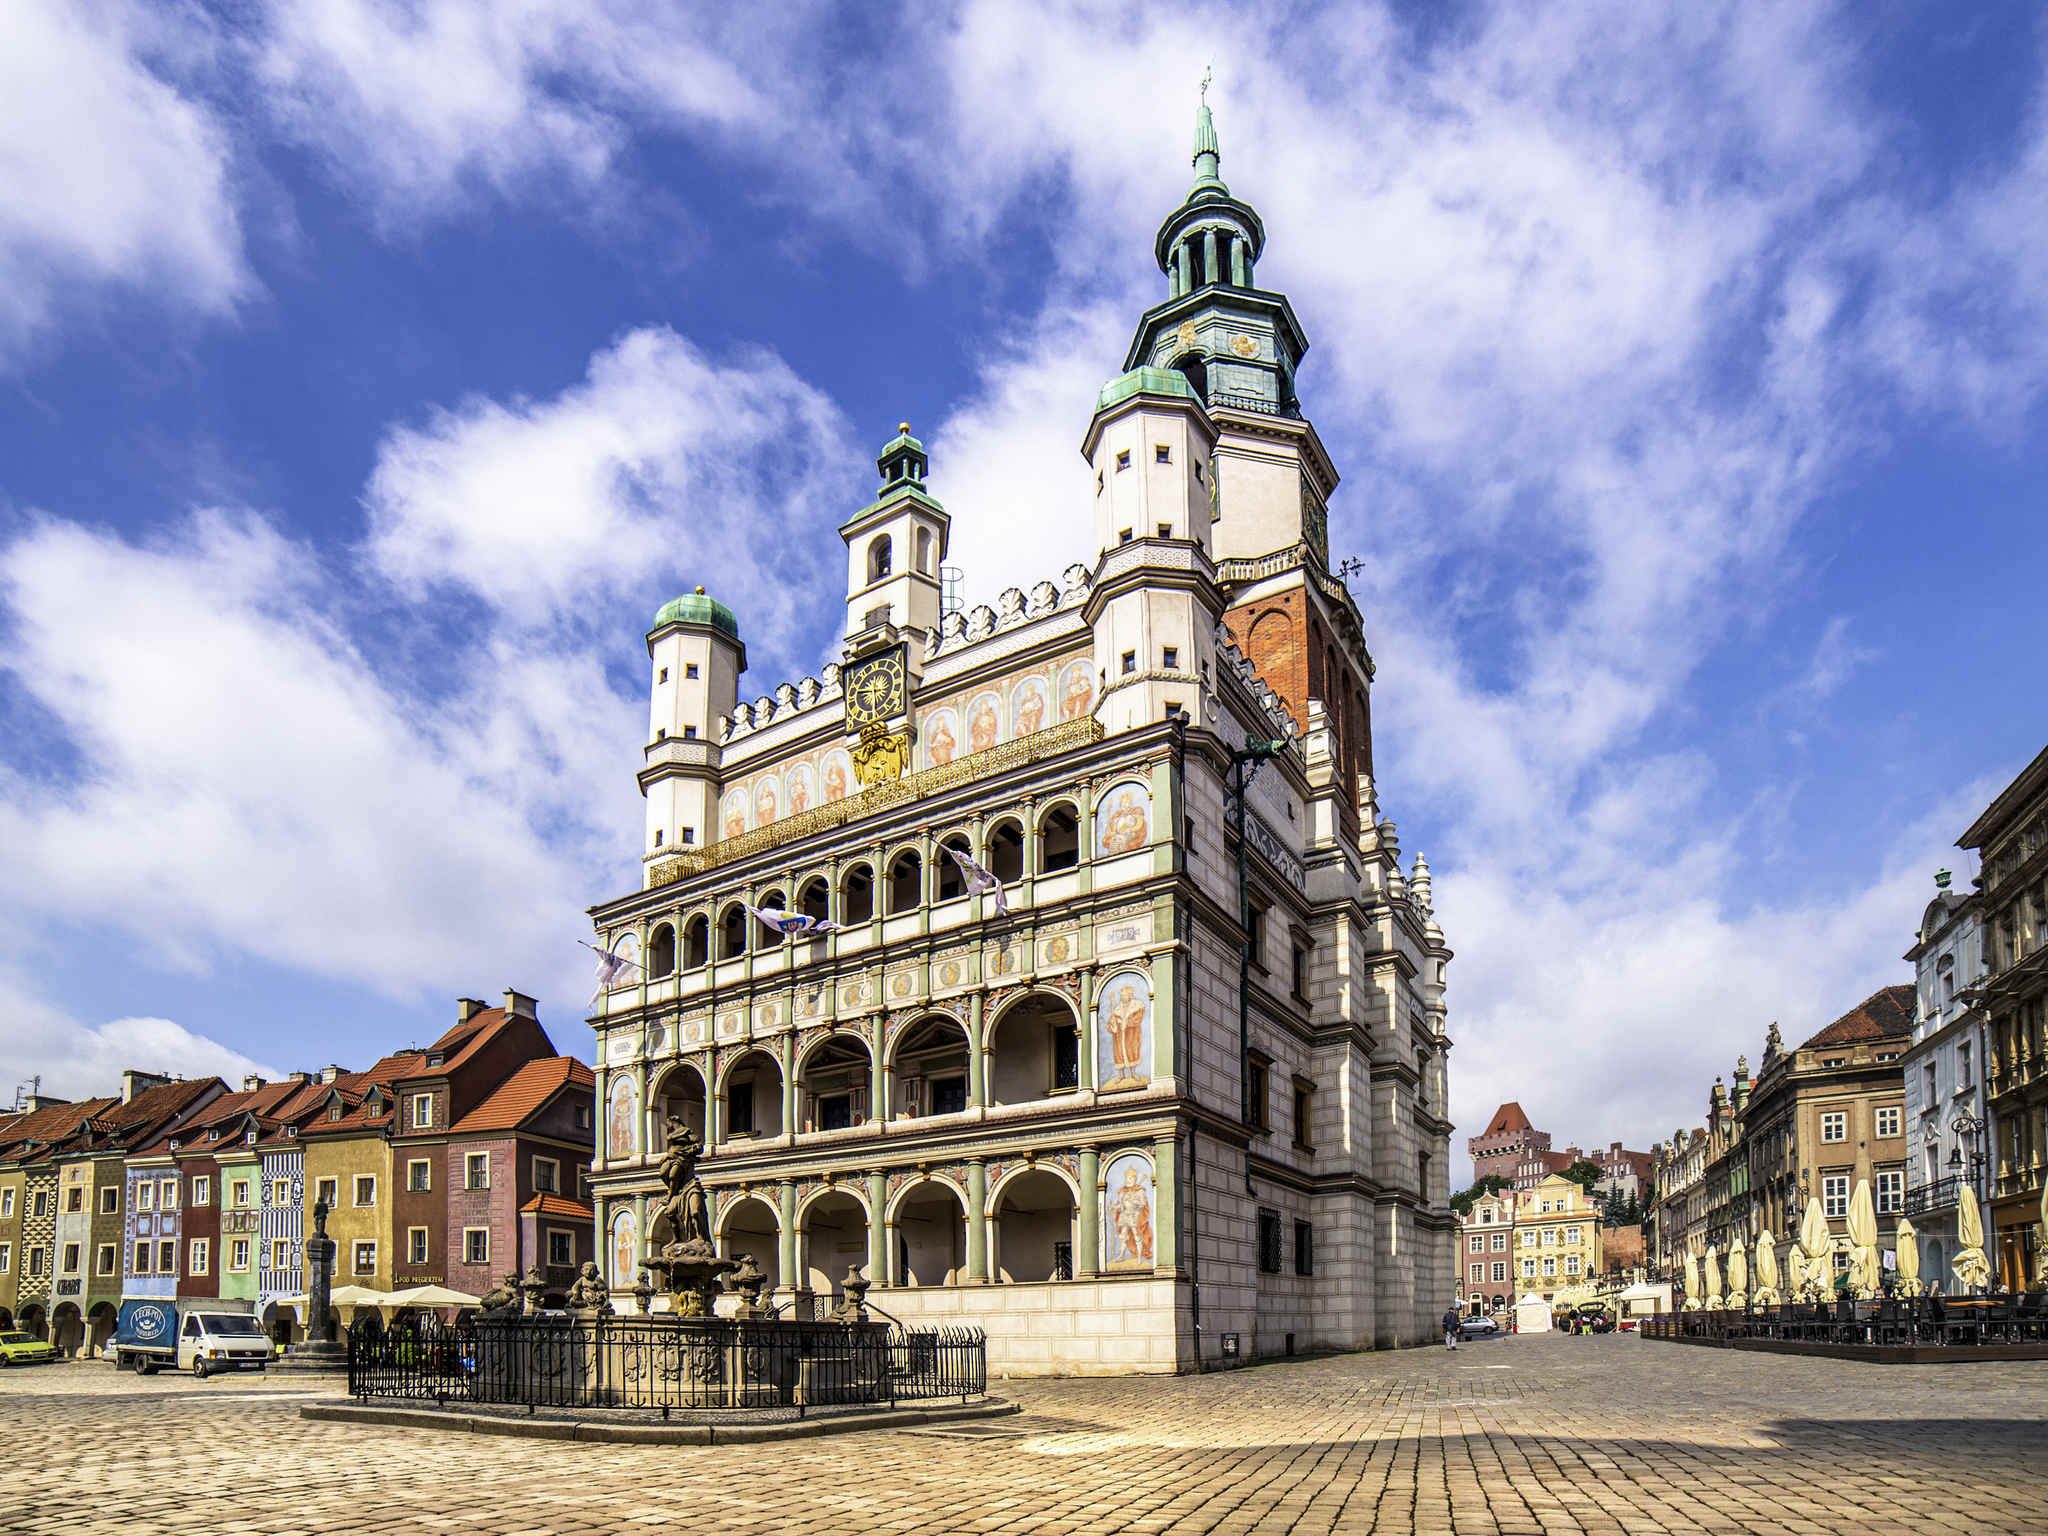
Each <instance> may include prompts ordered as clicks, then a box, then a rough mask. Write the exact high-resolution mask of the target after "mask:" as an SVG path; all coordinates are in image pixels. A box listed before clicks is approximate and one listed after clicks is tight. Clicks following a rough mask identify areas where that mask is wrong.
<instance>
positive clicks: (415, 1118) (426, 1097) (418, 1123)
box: [412, 1093, 434, 1131]
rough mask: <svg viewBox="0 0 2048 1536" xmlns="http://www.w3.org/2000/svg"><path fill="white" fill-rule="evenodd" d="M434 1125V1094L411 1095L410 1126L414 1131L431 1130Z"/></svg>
mask: <svg viewBox="0 0 2048 1536" xmlns="http://www.w3.org/2000/svg"><path fill="white" fill-rule="evenodd" d="M433 1126H434V1096H433V1095H432V1094H431V1093H416V1094H414V1095H413V1096H412V1128H413V1129H414V1130H416V1131H427V1130H432V1129H433Z"/></svg>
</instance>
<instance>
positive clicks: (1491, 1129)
mask: <svg viewBox="0 0 2048 1536" xmlns="http://www.w3.org/2000/svg"><path fill="white" fill-rule="evenodd" d="M1535 1129H1536V1127H1535V1126H1533V1125H1531V1124H1530V1123H1529V1117H1528V1116H1527V1115H1525V1114H1523V1113H1522V1106H1521V1105H1520V1104H1518V1103H1516V1102H1515V1101H1514V1100H1512V1099H1510V1100H1509V1101H1508V1102H1507V1103H1505V1104H1503V1105H1501V1107H1500V1108H1499V1109H1496V1110H1495V1111H1494V1112H1493V1119H1491V1120H1490V1121H1488V1122H1487V1125H1486V1129H1485V1130H1484V1131H1483V1132H1481V1133H1480V1134H1481V1135H1485V1136H1499V1135H1502V1134H1504V1133H1505V1132H1508V1131H1533V1130H1535Z"/></svg>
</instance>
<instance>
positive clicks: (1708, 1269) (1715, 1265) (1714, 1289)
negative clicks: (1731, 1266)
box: [1700, 1243, 1721, 1312]
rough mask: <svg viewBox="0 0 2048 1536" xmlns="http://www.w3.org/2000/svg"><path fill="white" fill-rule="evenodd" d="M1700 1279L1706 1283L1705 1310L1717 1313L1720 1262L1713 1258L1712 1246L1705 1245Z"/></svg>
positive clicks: (1719, 1302) (1719, 1293)
mask: <svg viewBox="0 0 2048 1536" xmlns="http://www.w3.org/2000/svg"><path fill="white" fill-rule="evenodd" d="M1700 1269H1701V1271H1702V1277H1703V1278H1704V1279H1705V1280H1706V1282H1707V1310H1708V1311H1710V1312H1711V1311H1719V1310H1720V1306H1721V1261H1720V1260H1719V1259H1717V1258H1716V1257H1715V1256H1714V1245H1713V1244H1712V1243H1709V1244H1707V1256H1706V1257H1705V1258H1704V1259H1702V1260H1701V1261H1700Z"/></svg>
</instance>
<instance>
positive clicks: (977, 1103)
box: [967, 992, 988, 1109]
mask: <svg viewBox="0 0 2048 1536" xmlns="http://www.w3.org/2000/svg"><path fill="white" fill-rule="evenodd" d="M986 1007H987V1000H986V996H985V994H983V993H981V992H976V993H974V994H973V995H972V996H971V997H969V998H968V999H967V1102H968V1103H969V1104H970V1105H971V1106H973V1107H974V1108H975V1109H984V1108H986V1107H987V1105H988V1057H987V1053H986V1042H985V1041H984V1040H983V1039H982V1038H981V1021H982V1015H983V1012H984V1010H985V1009H986Z"/></svg>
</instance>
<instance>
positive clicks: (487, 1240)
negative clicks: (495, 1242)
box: [462, 1227, 491, 1265]
mask: <svg viewBox="0 0 2048 1536" xmlns="http://www.w3.org/2000/svg"><path fill="white" fill-rule="evenodd" d="M472 1237H481V1238H482V1239H483V1240H484V1251H483V1257H482V1258H476V1257H473V1256H472V1255H471V1252H470V1246H469V1240H470V1239H471V1238H472ZM462 1262H463V1263H465V1264H472V1265H474V1264H488V1263H490V1262H491V1229H490V1228H489V1227H464V1228H463V1229H462Z"/></svg>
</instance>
